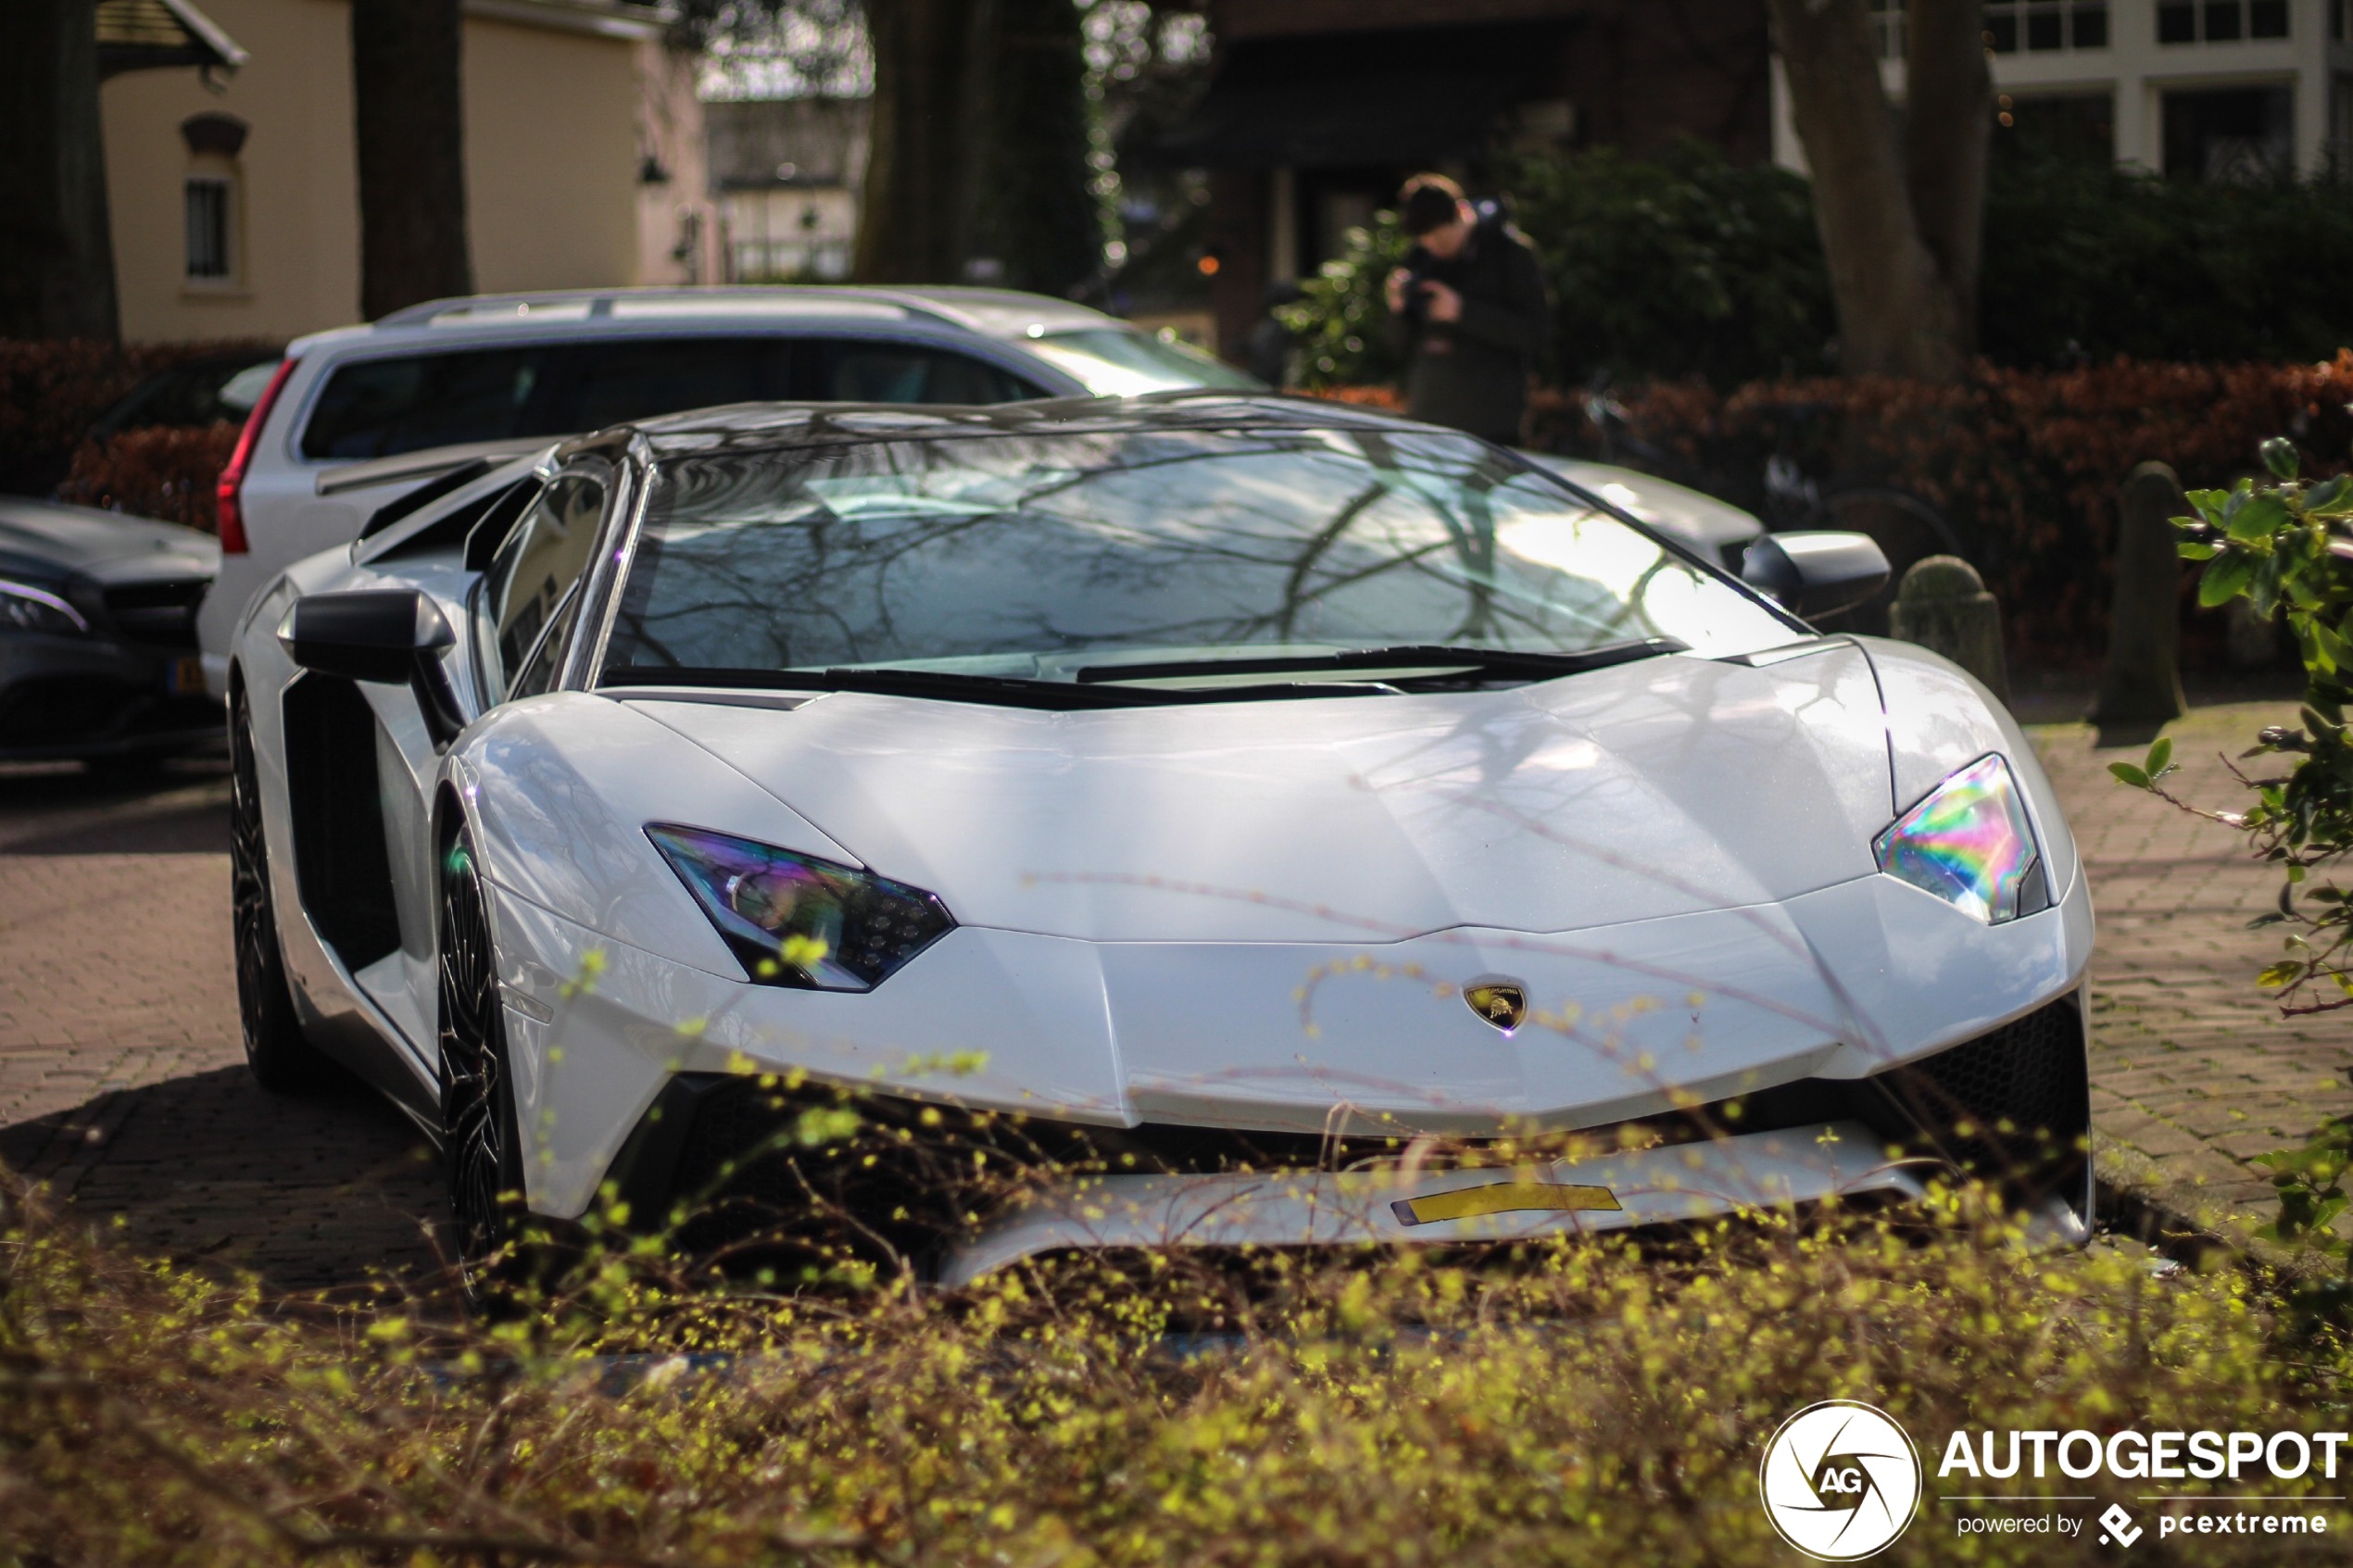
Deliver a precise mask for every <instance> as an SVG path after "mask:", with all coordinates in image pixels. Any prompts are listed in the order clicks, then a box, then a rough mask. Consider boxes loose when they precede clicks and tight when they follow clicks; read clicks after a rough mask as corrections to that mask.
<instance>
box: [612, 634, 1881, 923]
mask: <svg viewBox="0 0 2353 1568" xmlns="http://www.w3.org/2000/svg"><path fill="white" fill-rule="evenodd" d="M608 695H615V694H608ZM625 700H627V701H628V702H629V703H630V706H632V707H633V708H635V709H638V710H639V711H641V712H643V713H645V714H646V715H648V717H651V718H654V719H656V720H658V721H660V722H661V723H662V724H664V725H666V726H668V727H669V728H670V729H672V730H673V731H675V732H676V733H678V734H682V735H684V736H686V737H687V738H689V739H691V740H692V741H694V742H695V743H696V744H697V745H698V746H701V747H703V748H705V749H707V750H708V751H709V752H711V754H712V755H714V756H716V757H717V758H719V759H723V760H724V761H725V762H727V763H728V764H730V765H731V766H732V767H733V768H734V769H736V770H737V771H740V772H741V773H743V774H744V775H747V776H748V777H749V779H750V780H752V781H754V782H756V783H757V784H760V785H761V786H762V787H763V788H764V789H765V790H766V791H768V792H769V793H770V794H772V795H774V797H776V798H777V799H779V800H780V801H782V802H783V803H784V804H786V806H788V807H790V808H791V809H792V810H793V811H794V812H797V813H798V814H799V816H800V817H802V818H804V819H806V820H807V821H808V822H810V823H811V824H812V825H813V826H814V827H815V828H816V829H818V830H819V831H820V832H822V833H823V834H824V835H825V836H826V837H827V838H829V839H831V840H832V841H833V842H834V843H836V844H837V845H841V846H844V847H847V848H848V850H849V853H851V854H853V855H855V856H857V857H859V858H860V859H862V860H863V861H864V862H865V863H866V864H867V865H868V866H869V867H871V868H872V869H874V870H875V871H876V872H881V873H882V874H885V875H887V876H890V877H894V878H897V879H899V880H901V881H904V882H911V883H913V884H917V885H920V886H923V887H926V888H929V889H931V890H932V891H934V892H936V893H937V894H939V895H940V897H942V898H943V899H944V900H945V901H946V902H947V904H948V906H949V908H950V910H951V911H952V912H953V913H954V914H955V916H956V918H957V920H958V921H959V922H962V923H963V924H965V925H975V926H991V927H997V928H1000V929H1005V930H1013V931H1025V932H1033V933H1038V934H1041V935H1055V936H1068V937H1077V938H1085V939H1090V940H1097V941H1163V942H1165V941H1301V942H1329V941H1333V940H1336V939H1338V940H1346V941H1350V942H1358V943H1362V942H1381V941H1394V940H1403V939H1404V938H1407V937H1410V936H1413V935H1419V934H1423V933H1428V932H1433V931H1441V930H1449V929H1453V928H1457V927H1463V926H1480V927H1486V928H1491V929H1499V930H1506V931H1521V932H1529V933H1546V932H1563V931H1572V930H1579V929H1583V928H1589V927H1592V926H1595V925H1601V924H1606V923H1612V922H1633V921H1642V920H1653V919H1658V918H1661V917H1665V916H1669V915H1677V914H1684V913H1689V912H1692V911H1695V910H1701V909H1730V908H1740V907H1743V906H1749V905H1755V904H1760V903H1766V902H1769V901H1774V900H1780V899H1785V898H1790V897H1795V896H1797V895H1799V894H1802V893H1806V892H1808V891H1811V890H1814V889H1817V888H1820V887H1824V886H1828V885H1830V884H1835V883H1839V882H1843V881H1847V880H1850V879H1853V878H1856V877H1860V876H1865V875H1868V874H1869V873H1870V872H1871V871H1872V869H1873V867H1872V861H1871V856H1870V849H1869V843H1870V838H1871V835H1872V834H1874V833H1876V832H1877V831H1878V830H1879V829H1880V828H1881V827H1882V826H1884V825H1885V823H1886V822H1887V820H1888V817H1889V815H1890V811H1891V790H1890V781H1889V763H1888V752H1887V730H1886V723H1885V720H1884V717H1883V715H1882V713H1881V705H1880V698H1879V695H1878V688H1877V686H1876V684H1874V682H1873V680H1872V676H1871V671H1870V668H1869V664H1868V662H1867V661H1866V659H1865V657H1864V655H1863V653H1862V652H1861V650H1860V649H1858V648H1857V647H1856V646H1854V645H1852V644H1850V643H1844V642H1826V643H1822V644H1818V645H1814V646H1812V647H1811V649H1810V650H1809V651H1807V652H1806V653H1805V654H1804V655H1803V656H1802V657H1795V658H1789V659H1782V660H1780V661H1779V662H1774V663H1770V664H1768V665H1767V666H1765V667H1764V668H1752V667H1750V666H1749V665H1746V664H1741V663H1730V662H1719V661H1715V660H1709V659H1699V658H1696V657H1691V656H1674V657H1668V658H1662V659H1650V660H1646V661H1643V662H1641V663H1638V664H1630V665H1623V666H1619V667H1617V668H1614V669H1609V670H1602V671H1591V672H1588V673H1585V674H1580V675H1576V676H1571V677H1568V678H1566V679H1562V680H1556V681H1549V682H1543V683H1540V684H1532V685H1527V686H1521V687H1516V688H1512V689H1507V690H1502V691H1491V692H1481V693H1462V694H1446V695H1435V696H1430V695H1421V696H1365V697H1328V698H1310V699H1304V700H1295V701H1294V700H1276V701H1258V702H1230V703H1213V704H1202V705H1200V706H1187V707H1154V708H1138V709H1109V710H1094V711H1085V712H1038V711H1033V710H1026V709H1008V708H998V707H991V706H985V705H980V704H965V703H952V702H936V701H925V700H917V699H911V698H903V697H891V696H870V695H863V694H852V693H837V694H832V695H829V696H821V697H818V698H816V699H814V700H812V701H809V702H806V703H804V704H802V705H800V706H799V707H798V708H797V709H791V710H789V711H779V710H777V709H774V708H761V707H750V706H736V705H734V704H728V703H714V702H708V701H697V702H686V701H673V700H663V699H660V698H655V697H635V698H627V699H625ZM680 820H685V819H680ZM689 825H698V826H707V827H711V828H716V829H720V830H723V831H724V830H727V829H728V828H729V827H730V824H729V823H727V822H690V824H689Z"/></svg>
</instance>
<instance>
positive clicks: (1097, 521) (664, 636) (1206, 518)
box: [604, 428, 1800, 690]
mask: <svg viewBox="0 0 2353 1568" xmlns="http://www.w3.org/2000/svg"><path fill="white" fill-rule="evenodd" d="M1798 634H1800V633H1797V632H1796V631H1794V630H1793V625H1792V623H1791V622H1789V621H1786V620H1784V619H1782V618H1781V617H1780V615H1779V614H1777V613H1776V612H1775V611H1774V610H1772V609H1771V608H1768V606H1767V605H1765V604H1764V603H1762V602H1761V601H1759V600H1758V599H1756V598H1755V597H1754V596H1751V595H1749V594H1748V593H1746V592H1744V591H1743V590H1742V589H1741V588H1739V587H1737V586H1735V585H1734V584H1732V583H1730V582H1728V581H1726V580H1725V579H1723V578H1722V577H1720V576H1718V575H1717V574H1715V573H1713V572H1711V571H1708V570H1706V569H1705V568H1704V567H1702V566H1700V565H1698V564H1696V563H1694V562H1693V561H1692V560H1691V559H1690V558H1686V557H1684V556H1682V555H1680V554H1678V553H1676V552H1675V551H1673V550H1671V549H1669V548H1667V547H1666V546H1663V545H1661V544H1660V543H1658V542H1657V541H1656V540H1655V538H1653V537H1652V536H1651V535H1649V534H1647V533H1643V532H1642V531H1641V530H1639V529H1637V528H1634V527H1631V526H1629V525H1628V524H1626V523H1624V522H1621V521H1618V520H1617V519H1615V518H1613V517H1610V516H1608V515H1607V514H1605V513H1603V512H1600V511H1597V510H1594V509H1593V508H1590V507H1587V506H1585V505H1584V504H1582V503H1581V502H1579V500H1578V499H1577V498H1576V496H1575V495H1573V494H1572V493H1570V492H1569V491H1567V489H1565V488H1564V487H1562V486H1561V485H1560V484H1559V483H1556V482H1554V481H1553V480H1552V479H1550V478H1548V477H1545V476H1543V475H1541V474H1536V473H1531V472H1529V471H1528V470H1525V469H1524V468H1522V467H1521V466H1520V465H1519V464H1518V463H1517V462H1516V461H1515V460H1514V459H1512V458H1509V457H1507V456H1505V455H1504V454H1503V453H1501V452H1498V451H1497V450H1495V449H1494V448H1492V447H1490V446H1487V445H1484V444H1482V443H1479V442H1477V441H1473V440H1471V439H1469V438H1467V437H1463V436H1455V435H1450V434H1445V433H1437V432H1419V431H1411V432H1409V431H1399V430H1385V429H1374V428H1344V429H1238V430H1201V429H1184V430H1172V429H1122V430H1114V431H1102V432H1096V433H1083V434H1082V433H1053V434H1046V435H1035V434H1024V433H988V434H978V433H975V434H966V435H961V436H944V437H935V438H931V439H925V440H883V441H875V442H866V443H857V444H844V445H832V446H813V447H802V448H796V449H784V450H768V451H761V452H748V453H746V452H738V453H733V454H713V455H710V456H697V457H690V458H683V459H677V460H673V461H669V462H665V463H663V464H662V465H661V467H660V469H659V470H658V471H657V473H656V476H655V479H654V483H653V487H652V493H651V495H650V497H649V502H648V508H647V512H646V515H645V520H644V522H643V524H642V531H641V533H640V534H639V536H638V540H637V544H636V547H635V551H634V552H633V554H632V557H631V561H630V565H629V569H628V574H627V578H626V580H625V582H624V583H623V591H622V600H621V606H620V608H619V611H618V613H617V616H616V619H615V623H614V629H613V632H612V635H611V638H610V642H609V644H608V646H607V649H606V656H605V665H604V669H605V679H606V680H607V681H608V682H611V683H630V682H635V683H639V684H643V683H646V682H648V681H658V680H660V679H662V678H664V677H665V676H667V677H669V678H673V679H674V678H677V677H678V676H679V675H681V674H686V673H691V672H694V671H703V672H705V673H709V674H715V673H722V672H725V673H726V674H727V676H728V678H729V679H732V680H738V681H740V680H745V679H753V680H757V679H760V678H761V677H762V676H768V677H775V676H780V675H784V674H787V673H790V672H794V671H815V672H821V673H825V674H830V675H838V674H840V673H841V672H843V671H890V672H892V673H893V675H894V678H897V677H904V676H907V675H909V674H910V673H911V672H921V673H922V675H923V678H924V679H925V680H926V681H931V682H933V683H934V684H938V683H940V682H943V681H946V680H950V679H975V678H977V679H984V680H996V681H1000V682H1021V683H1065V684H1086V683H1103V682H1118V681H1121V680H1123V679H1127V678H1129V676H1128V675H1124V674H1123V671H1130V672H1132V678H1133V679H1134V680H1135V681H1136V682H1139V683H1144V682H1147V681H1148V682H1149V683H1150V684H1154V685H1157V686H1159V687H1161V688H1163V689H1164V690H1174V689H1178V688H1184V687H1187V686H1191V687H1193V688H1195V689H1197V690H1205V689H1210V688H1214V686H1215V685H1216V684H1218V683H1219V681H1220V679H1221V671H1220V667H1221V666H1230V667H1231V668H1232V669H1234V670H1237V671H1239V670H1243V669H1248V670H1252V671H1259V672H1261V673H1258V674H1254V675H1252V677H1250V678H1251V679H1252V680H1253V681H1256V682H1259V683H1262V684H1263V683H1264V682H1265V679H1266V676H1265V673H1263V672H1264V671H1268V670H1269V669H1270V668H1273V669H1283V668H1296V669H1300V670H1302V671H1305V670H1307V669H1310V668H1312V667H1313V666H1315V665H1316V664H1317V663H1319V662H1322V663H1329V662H1331V661H1332V660H1333V659H1334V656H1338V659H1339V662H1340V663H1342V664H1344V665H1345V666H1346V668H1347V669H1348V670H1349V671H1351V674H1350V676H1349V678H1350V679H1351V680H1354V681H1359V682H1363V681H1377V680H1381V679H1383V677H1381V676H1379V675H1378V674H1377V673H1369V672H1371V671H1381V670H1384V669H1387V668H1389V667H1390V664H1393V665H1395V666H1396V667H1397V668H1398V669H1399V671H1419V672H1420V673H1421V674H1423V675H1424V676H1426V677H1427V676H1428V675H1429V674H1430V672H1431V671H1433V670H1443V669H1446V668H1453V667H1466V666H1478V665H1483V664H1487V663H1493V664H1494V665H1495V667H1496V673H1497V674H1498V676H1499V677H1501V678H1509V679H1518V680H1527V679H1531V678H1542V676H1543V674H1545V673H1554V674H1557V673H1565V672H1567V671H1568V670H1570V669H1571V668H1573V667H1576V664H1577V660H1578V659H1581V658H1585V657H1588V656H1594V655H1595V654H1596V652H1597V650H1614V649H1625V648H1627V647H1629V646H1635V647H1637V648H1638V649H1639V650H1640V651H1644V652H1648V651H1662V650H1663V649H1665V648H1668V647H1671V646H1673V645H1672V644H1671V643H1668V644H1659V643H1656V642H1655V641H1652V640H1655V639H1673V640H1674V642H1679V643H1681V644H1683V645H1686V646H1689V647H1690V648H1692V649H1693V650H1695V651H1697V652H1699V653H1701V654H1705V655H1709V656H1714V657H1723V656H1729V655H1734V654H1740V653H1746V652H1753V651H1755V650H1757V649H1761V648H1765V647H1769V646H1776V645H1781V644H1786V643H1788V642H1790V641H1792V640H1793V637H1794V636H1796V635H1798ZM1384 650H1390V651H1384ZM1433 650H1442V651H1443V652H1445V653H1446V654H1448V655H1450V656H1453V657H1451V658H1441V657H1436V655H1435V654H1434V652H1433ZM1480 650H1484V651H1486V652H1489V653H1492V654H1495V655H1496V656H1498V657H1497V659H1494V660H1486V659H1482V658H1480V657H1479V653H1480ZM1564 656H1569V657H1567V658H1564ZM1615 657H1617V656H1616V655H1614V654H1610V653H1607V652H1603V653H1602V654H1601V655H1600V657H1599V658H1598V659H1595V661H1596V662H1610V661H1613V660H1614V659H1615ZM1385 660H1386V661H1387V662H1386V663H1385V662H1384V661H1385ZM1222 679H1223V680H1224V681H1225V682H1226V683H1227V684H1237V683H1238V677H1237V676H1235V675H1234V674H1230V673H1227V674H1224V675H1223V676H1222ZM778 684H814V685H822V684H824V683H823V682H818V681H803V680H785V681H780V682H779V683H778ZM835 684H840V683H838V682H837V683H835Z"/></svg>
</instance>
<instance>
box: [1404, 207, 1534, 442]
mask: <svg viewBox="0 0 2353 1568" xmlns="http://www.w3.org/2000/svg"><path fill="white" fill-rule="evenodd" d="M1398 217H1399V220H1400V221H1401V223H1402V224H1403V227H1404V230H1405V232H1406V233H1407V234H1409V235H1411V236H1412V237H1413V239H1414V242H1415V243H1414V248H1413V249H1412V250H1410V251H1408V252H1406V254H1405V264H1404V265H1403V266H1402V267H1400V268H1398V269H1397V270H1394V271H1392V272H1390V275H1389V278H1388V281H1387V283H1386V286H1385V288H1384V290H1383V292H1384V294H1385V295H1386V297H1387V299H1388V301H1389V315H1390V331H1391V332H1392V333H1394V334H1396V335H1397V338H1398V340H1399V346H1400V347H1401V348H1402V349H1403V352H1404V354H1405V358H1406V368H1405V411H1406V413H1408V414H1409V415H1411V416H1412V417H1413V418H1415V419H1417V420H1427V421H1428V422H1429V423H1431V424H1439V425H1450V426H1452V427H1453V428H1454V429H1456V430H1460V431H1467V432H1469V433H1471V434H1473V435H1477V436H1483V437H1485V438H1486V439H1487V440H1489V441H1493V442H1498V443H1500V444H1502V445H1506V446H1515V445H1518V444H1519V440H1520V420H1521V417H1522V416H1523V415H1524V414H1525V413H1526V412H1527V408H1528V375H1529V370H1531V369H1533V368H1534V366H1535V363H1536V356H1537V354H1538V353H1539V352H1540V351H1541V348H1542V346H1543V343H1544V334H1545V332H1547V331H1548V330H1549V328H1550V326H1551V321H1552V305H1551V302H1550V301H1549V300H1548V299H1547V298H1546V296H1545V291H1544V269H1543V267H1542V265H1541V263H1540V262H1539V261H1538V260H1537V258H1536V247H1535V246H1534V245H1529V243H1528V236H1526V235H1525V234H1522V233H1521V232H1519V231H1518V230H1517V229H1516V228H1514V227H1512V225H1511V224H1510V223H1509V222H1508V221H1506V220H1505V219H1504V214H1503V211H1502V209H1501V208H1500V207H1497V206H1496V205H1495V204H1494V203H1492V202H1481V203H1480V204H1478V206H1477V207H1474V206H1472V205H1471V203H1470V202H1468V201H1466V200H1465V199H1464V196H1463V188H1462V187H1461V186H1460V185H1457V184H1455V183H1454V182H1453V181H1452V180H1449V179H1447V178H1446V177H1445V176H1444V175H1442V174H1417V175H1416V176H1414V178H1413V179H1411V180H1408V181H1407V182H1405V188H1404V189H1403V191H1401V192H1400V193H1399V194H1398Z"/></svg>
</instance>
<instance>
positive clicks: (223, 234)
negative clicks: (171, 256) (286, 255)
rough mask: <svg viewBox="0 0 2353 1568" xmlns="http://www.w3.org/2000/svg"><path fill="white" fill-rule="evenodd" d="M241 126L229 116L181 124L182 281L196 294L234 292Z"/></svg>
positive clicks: (242, 145) (199, 117)
mask: <svg viewBox="0 0 2353 1568" xmlns="http://www.w3.org/2000/svg"><path fill="white" fill-rule="evenodd" d="M245 130H246V127H245V121H244V120H242V119H238V118H237V117H236V116H234V115H229V114H220V113H208V114H199V115H192V116H190V117H189V118H188V119H183V120H182V121H181V122H180V139H181V140H182V142H185V143H186V144H188V164H187V169H188V172H187V176H186V178H185V179H183V180H182V182H181V186H180V212H181V231H182V234H183V235H184V236H185V249H184V259H183V262H182V268H181V272H182V277H183V278H184V279H185V280H186V281H187V282H188V283H189V284H190V285H191V286H193V287H196V288H200V289H213V290H218V289H220V288H223V287H233V285H234V284H235V283H236V282H237V281H238V273H239V270H240V269H241V268H243V266H244V265H245V258H244V257H241V256H240V255H238V251H239V250H240V249H241V248H242V247H241V245H240V244H239V241H238V228H239V223H240V220H241V217H242V214H241V213H240V212H239V210H238V208H239V206H240V201H241V185H242V177H241V174H240V169H241V167H242V166H241V165H240V164H239V163H238V161H237V160H238V157H239V155H240V154H242V153H243V152H244V151H245Z"/></svg>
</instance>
